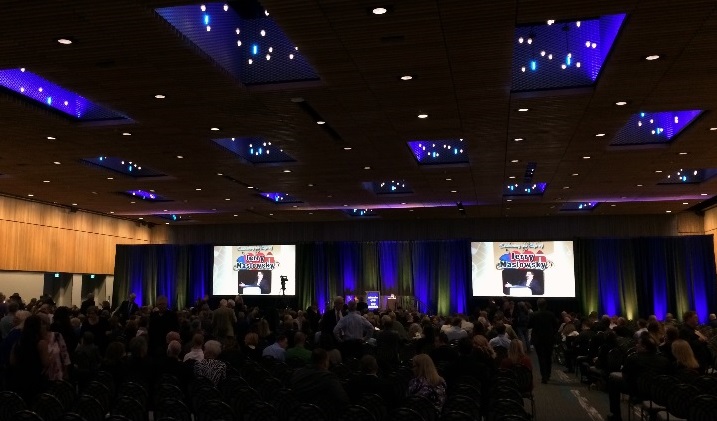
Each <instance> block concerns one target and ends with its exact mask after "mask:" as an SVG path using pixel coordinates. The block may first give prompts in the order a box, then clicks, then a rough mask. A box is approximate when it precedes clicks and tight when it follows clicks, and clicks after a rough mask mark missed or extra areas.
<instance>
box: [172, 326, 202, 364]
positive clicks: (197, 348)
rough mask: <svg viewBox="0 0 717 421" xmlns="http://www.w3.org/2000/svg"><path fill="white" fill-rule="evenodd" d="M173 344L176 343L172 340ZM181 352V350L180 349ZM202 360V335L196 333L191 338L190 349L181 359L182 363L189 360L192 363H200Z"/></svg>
mask: <svg viewBox="0 0 717 421" xmlns="http://www.w3.org/2000/svg"><path fill="white" fill-rule="evenodd" d="M173 342H177V341H176V340H173ZM180 352H181V349H180ZM203 359H204V335H202V334H201V333H197V334H195V335H194V336H193V337H192V348H191V349H190V350H189V352H187V353H186V354H184V358H183V359H182V361H183V362H187V361H189V360H193V361H201V360H203Z"/></svg>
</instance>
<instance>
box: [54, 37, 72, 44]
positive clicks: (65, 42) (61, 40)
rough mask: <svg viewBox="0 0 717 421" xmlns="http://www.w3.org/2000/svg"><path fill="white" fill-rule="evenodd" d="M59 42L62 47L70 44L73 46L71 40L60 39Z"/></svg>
mask: <svg viewBox="0 0 717 421" xmlns="http://www.w3.org/2000/svg"><path fill="white" fill-rule="evenodd" d="M57 42H59V43H60V44H62V45H70V44H72V40H71V39H69V38H59V39H58V40H57Z"/></svg>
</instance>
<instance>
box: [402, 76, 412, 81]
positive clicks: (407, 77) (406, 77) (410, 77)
mask: <svg viewBox="0 0 717 421" xmlns="http://www.w3.org/2000/svg"><path fill="white" fill-rule="evenodd" d="M400 79H401V80H411V79H413V76H411V75H403V76H401V78H400Z"/></svg>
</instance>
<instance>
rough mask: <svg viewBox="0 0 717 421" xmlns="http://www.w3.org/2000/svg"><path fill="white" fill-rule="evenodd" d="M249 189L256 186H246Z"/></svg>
mask: <svg viewBox="0 0 717 421" xmlns="http://www.w3.org/2000/svg"><path fill="white" fill-rule="evenodd" d="M246 188H247V189H253V188H254V186H246Z"/></svg>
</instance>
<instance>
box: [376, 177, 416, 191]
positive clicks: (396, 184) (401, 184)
mask: <svg viewBox="0 0 717 421" xmlns="http://www.w3.org/2000/svg"><path fill="white" fill-rule="evenodd" d="M371 187H372V190H373V192H374V193H376V194H409V193H413V191H412V190H411V187H410V186H409V185H408V184H406V182H405V181H404V180H390V181H374V182H373V183H371Z"/></svg>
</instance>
